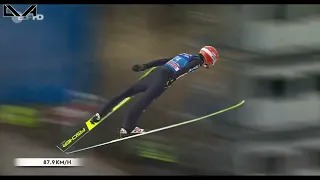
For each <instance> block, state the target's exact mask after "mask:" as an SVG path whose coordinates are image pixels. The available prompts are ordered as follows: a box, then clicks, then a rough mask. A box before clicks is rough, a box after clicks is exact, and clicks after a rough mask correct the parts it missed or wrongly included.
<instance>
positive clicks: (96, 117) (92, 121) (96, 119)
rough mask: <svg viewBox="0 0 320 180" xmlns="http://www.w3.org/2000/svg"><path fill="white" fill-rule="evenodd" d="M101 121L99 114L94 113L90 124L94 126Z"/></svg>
mask: <svg viewBox="0 0 320 180" xmlns="http://www.w3.org/2000/svg"><path fill="white" fill-rule="evenodd" d="M100 120H101V117H100V114H99V113H96V114H95V115H94V116H93V117H92V118H91V120H90V122H91V124H96V123H98V122H99V121H100Z"/></svg>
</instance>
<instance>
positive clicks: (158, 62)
mask: <svg viewBox="0 0 320 180" xmlns="http://www.w3.org/2000/svg"><path fill="white" fill-rule="evenodd" d="M172 58H173V57H171V58H165V59H158V60H154V61H150V62H148V63H146V64H143V66H144V68H145V69H150V68H153V67H157V66H162V65H164V64H166V63H167V62H168V61H170V60H171V59H172Z"/></svg>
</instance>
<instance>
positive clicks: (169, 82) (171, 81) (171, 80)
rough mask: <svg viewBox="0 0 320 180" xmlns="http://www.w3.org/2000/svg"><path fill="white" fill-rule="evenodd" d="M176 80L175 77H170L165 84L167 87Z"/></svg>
mask: <svg viewBox="0 0 320 180" xmlns="http://www.w3.org/2000/svg"><path fill="white" fill-rule="evenodd" d="M174 81H175V79H170V80H169V81H168V82H167V84H166V85H165V88H168V87H171V84H172V83H173V82H174Z"/></svg>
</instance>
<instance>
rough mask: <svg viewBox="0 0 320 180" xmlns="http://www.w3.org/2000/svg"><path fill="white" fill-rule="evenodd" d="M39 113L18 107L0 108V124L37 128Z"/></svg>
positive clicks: (7, 106) (3, 106)
mask: <svg viewBox="0 0 320 180" xmlns="http://www.w3.org/2000/svg"><path fill="white" fill-rule="evenodd" d="M38 115H39V111H38V110H35V109H32V108H27V107H20V106H9V105H2V106H0V123H7V124H13V125H20V126H28V127H37V126H39V120H38V117H39V116H38Z"/></svg>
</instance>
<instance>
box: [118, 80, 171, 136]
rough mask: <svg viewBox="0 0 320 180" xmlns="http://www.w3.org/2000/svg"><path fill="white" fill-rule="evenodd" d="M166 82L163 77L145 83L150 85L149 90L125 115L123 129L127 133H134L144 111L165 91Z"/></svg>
mask: <svg viewBox="0 0 320 180" xmlns="http://www.w3.org/2000/svg"><path fill="white" fill-rule="evenodd" d="M164 82H167V80H166V79H164V78H162V77H161V76H153V78H152V77H149V78H148V80H146V81H145V83H149V85H148V88H147V90H146V91H145V92H144V93H143V94H142V95H141V97H140V99H139V100H138V101H137V102H136V103H134V104H131V106H130V107H129V109H128V111H127V113H126V114H125V117H124V121H123V124H122V127H123V128H124V129H125V130H126V131H127V132H132V130H133V129H134V128H135V127H136V124H137V121H138V119H139V117H140V115H141V114H142V113H143V111H144V110H145V109H146V108H147V107H148V106H149V105H150V104H151V103H152V102H153V101H154V100H155V99H156V98H158V97H159V96H160V95H161V94H162V93H163V92H164V91H165V88H164Z"/></svg>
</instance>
